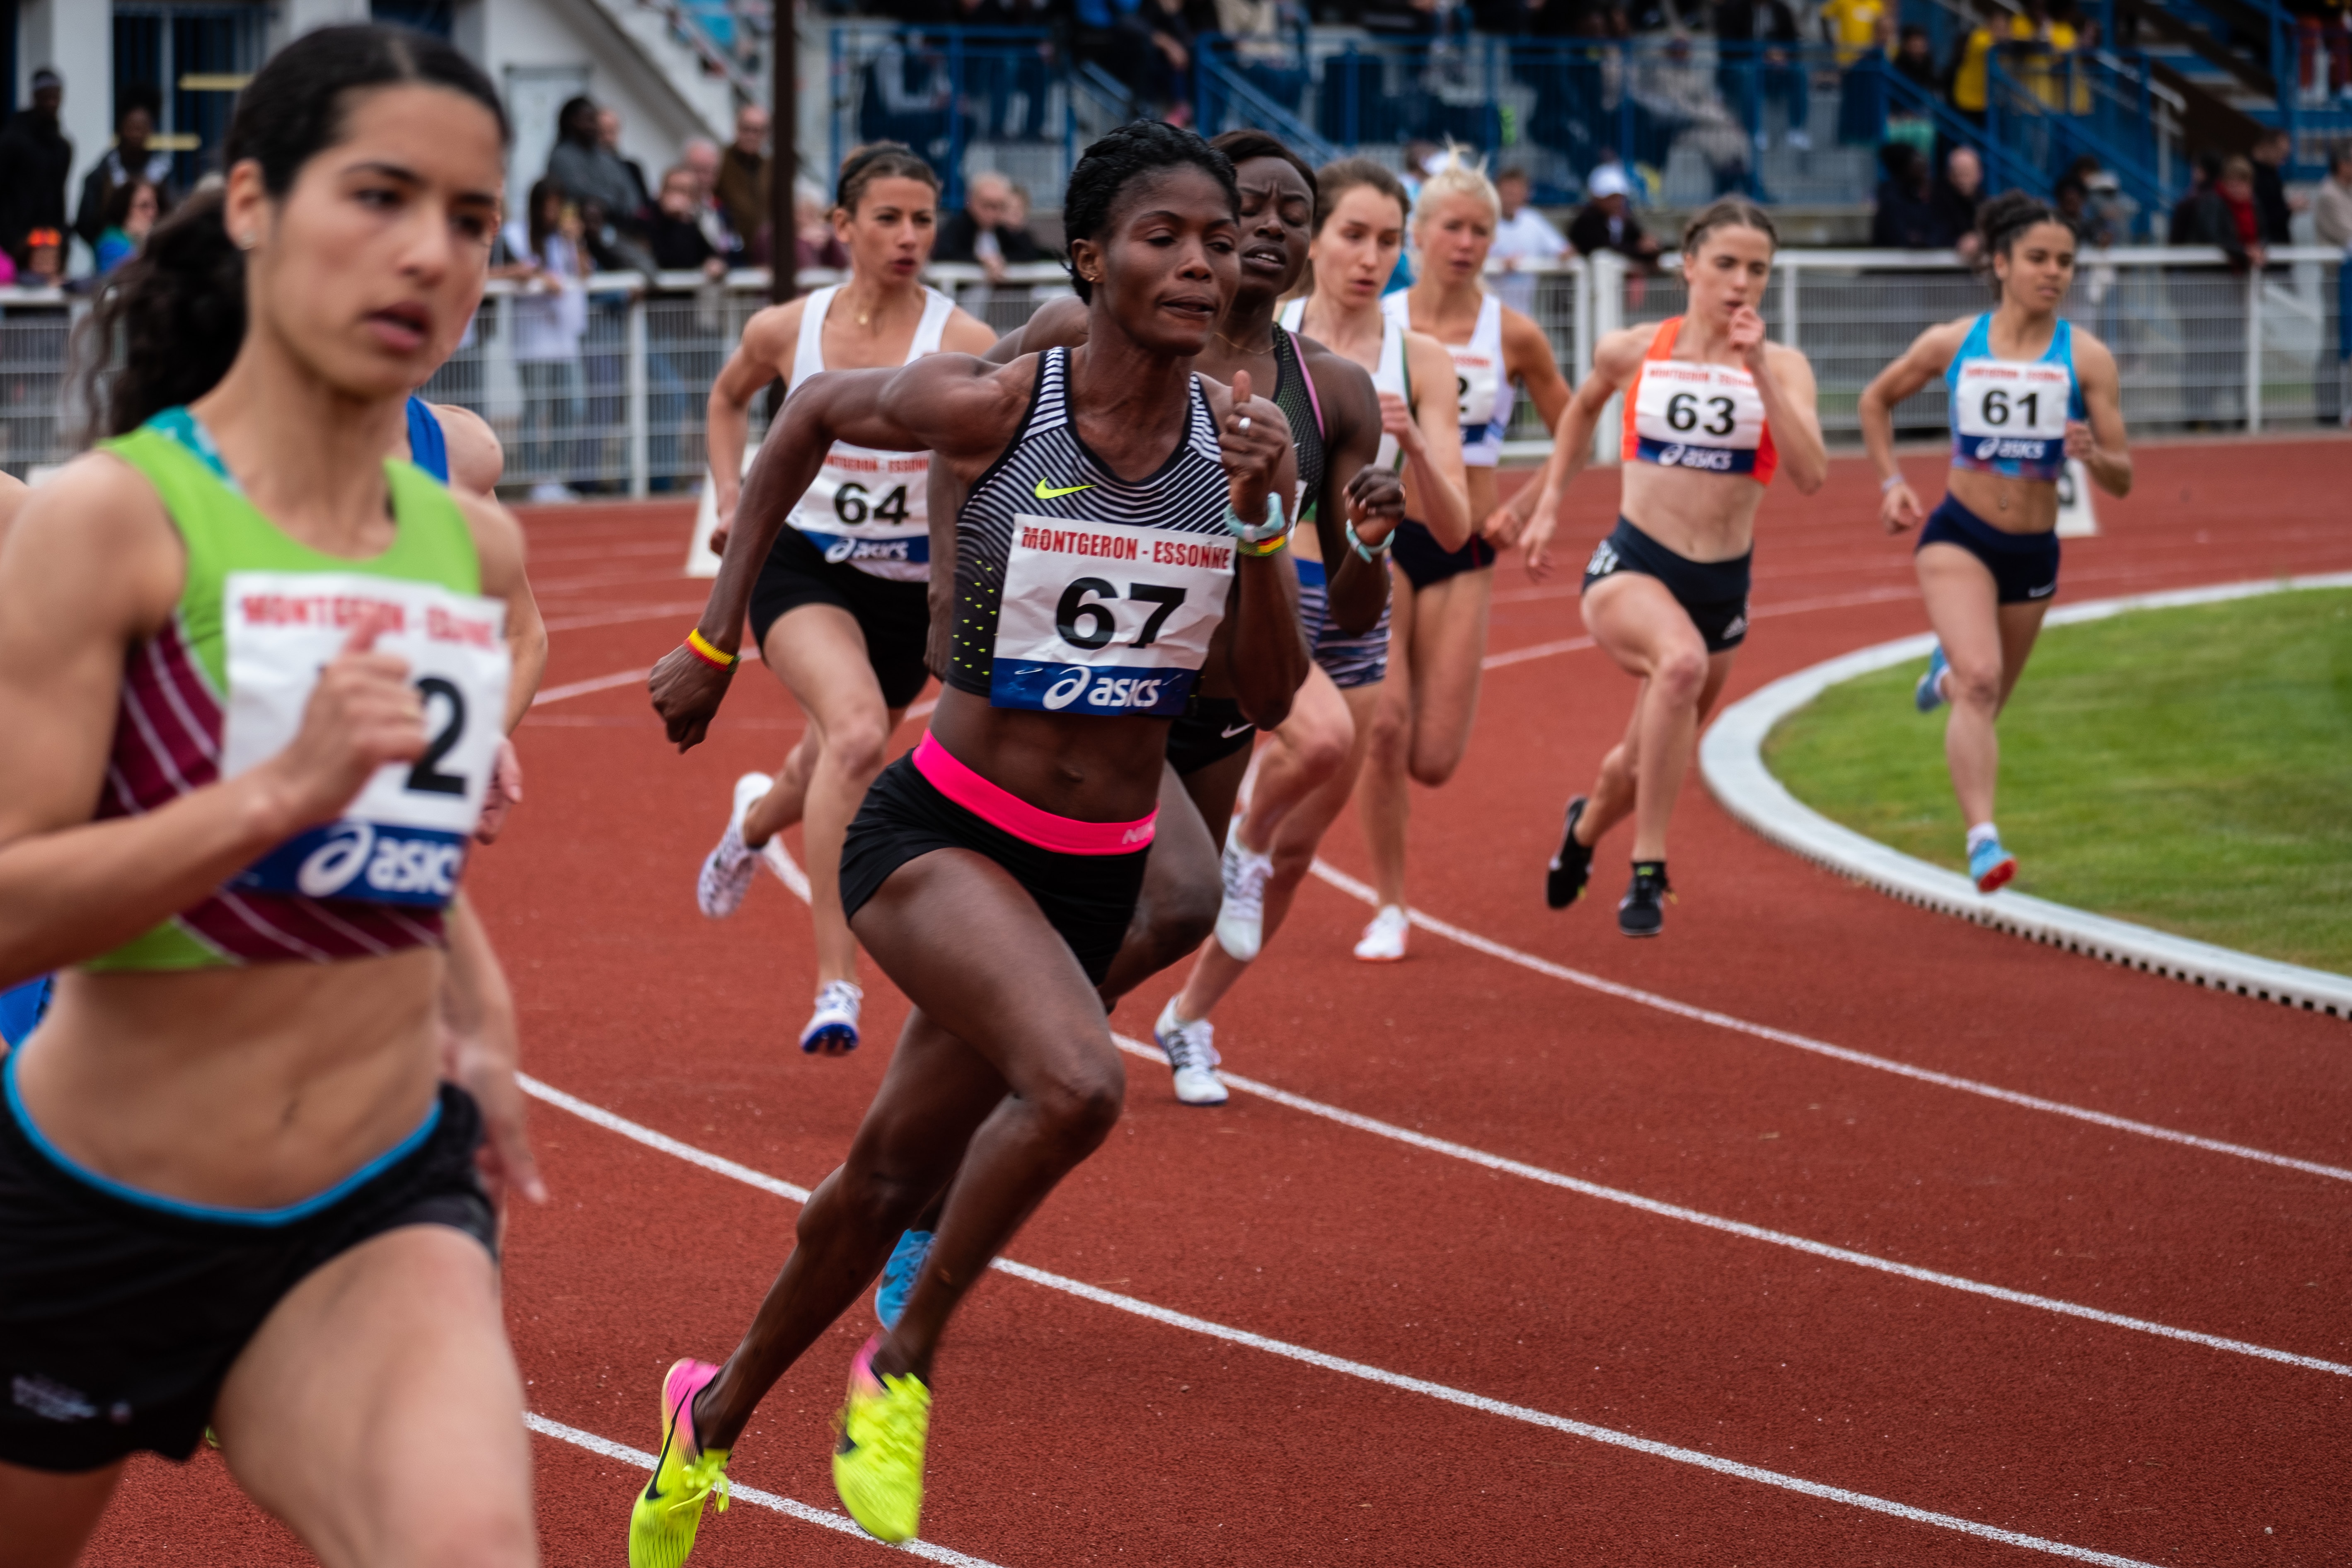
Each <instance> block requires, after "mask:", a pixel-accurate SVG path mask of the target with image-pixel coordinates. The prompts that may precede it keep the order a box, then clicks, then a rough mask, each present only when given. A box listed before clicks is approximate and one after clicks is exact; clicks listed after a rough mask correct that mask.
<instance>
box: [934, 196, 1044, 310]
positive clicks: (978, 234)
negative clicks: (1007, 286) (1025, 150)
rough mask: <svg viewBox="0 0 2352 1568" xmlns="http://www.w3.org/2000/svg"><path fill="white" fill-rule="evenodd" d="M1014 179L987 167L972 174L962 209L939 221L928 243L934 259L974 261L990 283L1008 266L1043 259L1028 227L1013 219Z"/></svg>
mask: <svg viewBox="0 0 2352 1568" xmlns="http://www.w3.org/2000/svg"><path fill="white" fill-rule="evenodd" d="M931 258H932V259H933V260H936V261H971V262H977V263H978V264H979V266H980V269H981V270H982V271H983V272H985V273H987V274H988V280H989V281H990V282H991V283H1002V282H1003V281H1004V269H1005V268H1006V267H1007V266H1009V265H1011V264H1013V263H1014V262H1021V261H1042V260H1044V259H1045V250H1044V249H1043V248H1042V247H1040V246H1039V245H1038V244H1037V241H1036V240H1035V239H1034V237H1031V235H1030V233H1029V231H1028V230H1027V229H1026V228H1024V227H1022V226H1019V225H1017V224H1015V223H1014V222H1013V182H1012V181H1010V180H1008V179H1006V178H1005V177H1004V176H1003V175H1002V174H997V173H996V172H995V171H993V170H990V171H988V172H986V173H983V174H974V175H972V176H971V179H970V180H969V181H968V182H966V184H965V186H964V197H963V210H962V211H961V212H953V213H950V214H949V215H948V216H947V218H946V220H945V221H944V222H942V223H941V224H940V237H939V241H938V243H937V244H935V245H933V246H932V247H931Z"/></svg>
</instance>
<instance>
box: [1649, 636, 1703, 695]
mask: <svg viewBox="0 0 2352 1568" xmlns="http://www.w3.org/2000/svg"><path fill="white" fill-rule="evenodd" d="M1650 689H1651V690H1653V691H1654V692H1656V693H1657V694H1658V695H1659V696H1660V697H1661V698H1662V699H1664V700H1666V701H1669V702H1673V703H1675V704H1676V705H1677V706H1684V707H1687V706H1690V705H1692V704H1695V703H1696V702H1697V701H1698V694H1699V693H1700V692H1701V691H1702V690H1704V689H1706V648H1705V647H1701V646H1700V645H1699V643H1698V642H1697V641H1696V640H1693V641H1691V642H1689V643H1686V644H1683V645H1680V646H1677V647H1674V648H1671V649H1669V650H1668V651H1667V652H1666V653H1665V654H1664V655H1663V656H1662V657H1661V658H1659V660H1658V664H1657V668H1655V669H1654V670H1653V671H1652V672H1651V675H1650Z"/></svg>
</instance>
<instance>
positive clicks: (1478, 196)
mask: <svg viewBox="0 0 2352 1568" xmlns="http://www.w3.org/2000/svg"><path fill="white" fill-rule="evenodd" d="M1447 196H1468V197H1469V198H1471V199H1472V200H1473V201H1478V202H1484V203H1485V204H1486V213H1487V216H1489V217H1491V218H1493V219H1494V220H1495V221H1496V222H1497V223H1500V222H1501V221H1502V219H1503V198H1502V197H1501V196H1499V195H1496V194H1495V182H1494V181H1492V180H1490V179H1488V178H1487V177H1486V159H1484V158H1480V159H1478V160H1476V161H1475V162H1473V161H1472V159H1471V157H1470V149H1468V148H1467V147H1465V146H1463V145H1462V144H1461V143H1460V142H1448V143H1447V144H1446V148H1445V162H1444V163H1441V164H1439V165H1438V168H1437V173H1435V174H1432V175H1430V176H1429V177H1428V178H1427V179H1425V180H1423V181H1422V183H1421V195H1419V196H1417V197H1416V198H1414V200H1413V204H1412V226H1413V227H1415V228H1419V227H1420V226H1422V225H1423V223H1424V222H1426V221H1427V220H1428V217H1429V215H1430V214H1431V213H1433V212H1434V211H1435V210H1436V209H1437V204H1438V203H1439V202H1441V201H1443V200H1444V199H1445V198H1446V197H1447Z"/></svg>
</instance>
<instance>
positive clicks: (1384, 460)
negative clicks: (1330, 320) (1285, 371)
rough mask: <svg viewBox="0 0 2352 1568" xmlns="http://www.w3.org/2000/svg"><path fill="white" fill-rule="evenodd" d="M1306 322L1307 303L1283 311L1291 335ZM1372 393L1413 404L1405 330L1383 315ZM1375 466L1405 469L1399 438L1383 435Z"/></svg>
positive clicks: (1283, 319) (1301, 301)
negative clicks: (1399, 453)
mask: <svg viewBox="0 0 2352 1568" xmlns="http://www.w3.org/2000/svg"><path fill="white" fill-rule="evenodd" d="M1306 319H1307V301H1306V300H1303V299H1302V300H1292V301H1291V302H1290V303H1289V304H1287V305H1285V306H1284V307H1283V308H1282V324H1283V326H1284V327H1285V328H1286V329H1287V330H1289V331H1294V332H1295V331H1298V330H1299V328H1298V323H1299V322H1300V321H1304V320H1306ZM1372 390H1373V391H1375V392H1393V393H1395V394H1396V395H1398V396H1399V397H1402V398H1403V399H1404V400H1405V405H1406V406H1408V407H1410V406H1412V376H1410V375H1408V374H1405V368H1404V329H1403V328H1402V327H1401V326H1399V325H1398V324H1397V321H1396V318H1395V317H1393V316H1391V315H1388V314H1385V313H1383V314H1382V315H1381V362H1380V363H1379V364H1377V365H1375V366H1374V367H1373V369H1372ZM1372 463H1373V466H1374V467H1376V468H1401V467H1402V464H1400V463H1399V462H1398V461H1397V438H1396V437H1393V436H1391V435H1390V434H1389V433H1388V432H1386V431H1385V430H1384V431H1382V432H1381V449H1380V452H1379V454H1378V455H1377V456H1376V457H1374V458H1372Z"/></svg>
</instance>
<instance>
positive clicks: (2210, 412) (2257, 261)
mask: <svg viewBox="0 0 2352 1568" xmlns="http://www.w3.org/2000/svg"><path fill="white" fill-rule="evenodd" d="M2207 169H2210V171H2211V173H2210V177H2208V178H2205V179H2203V180H2200V184H2199V186H2198V188H2197V190H2196V191H2195V192H2194V193H2193V194H2191V195H2189V197H2187V198H2186V199H2185V200H2183V201H2182V203H2181V204H2180V205H2179V207H2178V208H2177V209H2175V211H2174V213H2173V218H2172V243H2173V244H2175V245H2210V246H2218V247H2220V248H2221V252H2222V254H2223V255H2224V256H2225V257H2226V258H2228V260H2229V263H2230V270H2231V272H2233V273H2238V274H2243V273H2246V272H2248V271H2251V270H2252V269H2253V268H2257V267H2260V266H2261V265H2262V264H2263V244H2262V226H2261V221H2260V219H2259V218H2258V217H2257V216H2256V214H2255V212H2254V166H2253V164H2252V163H2250V162H2248V161H2247V160H2246V159H2243V158H2231V159H2227V160H2225V161H2222V162H2221V163H2212V162H2211V161H2210V156H2209V158H2208V160H2206V161H2205V162H2204V165H2203V168H2201V169H2200V174H2202V173H2204V171H2205V170H2207ZM2166 281H2167V283H2168V286H2169V289H2170V292H2171V294H2172V296H2173V314H2174V316H2175V317H2176V318H2177V319H2178V320H2179V323H2180V332H2181V340H2182V346H2183V347H2184V348H2185V349H2186V350H2187V351H2188V353H2187V363H2186V365H2185V366H2184V381H2185V385H2184V387H2183V407H2184V409H2185V411H2186V412H2187V414H2188V416H2189V425H2190V426H2191V427H2192V428H2213V427H2217V426H2221V425H2224V424H2233V423H2235V420H2234V419H2233V418H2231V411H2230V410H2229V408H2228V407H2227V406H2226V405H2225V403H2224V400H2223V396H2222V394H2223V391H2224V389H2225V388H2227V387H2230V386H2233V385H2237V384H2242V381H2243V379H2244V375H2245V363H2246V310H2245V302H2244V296H2243V291H2242V289H2240V288H2237V287H2231V286H2226V285H2225V286H2224V287H2219V288H2217V287H2216V286H2215V279H2213V276H2212V275H2211V274H2210V272H2205V271H2203V270H2201V269H2190V268H2179V269H2178V270H2176V271H2174V272H2172V273H2171V274H2169V275H2168V277H2167V279H2166Z"/></svg>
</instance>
